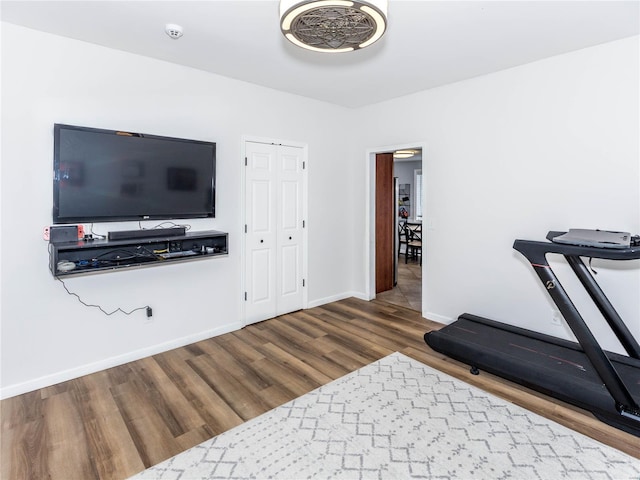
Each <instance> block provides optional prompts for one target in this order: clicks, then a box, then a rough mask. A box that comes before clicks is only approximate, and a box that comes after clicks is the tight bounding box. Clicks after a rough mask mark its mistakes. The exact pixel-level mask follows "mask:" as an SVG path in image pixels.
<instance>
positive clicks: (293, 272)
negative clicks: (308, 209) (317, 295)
mask: <svg viewBox="0 0 640 480" xmlns="http://www.w3.org/2000/svg"><path fill="white" fill-rule="evenodd" d="M277 159H278V164H279V168H278V179H277V183H278V188H277V206H278V218H277V220H276V221H277V223H278V241H277V252H276V258H277V260H276V261H277V262H278V267H277V268H276V298H277V300H276V303H277V306H276V313H277V314H278V315H282V314H284V313H288V312H293V311H295V310H300V309H301V308H302V250H303V241H302V237H303V235H302V173H303V172H302V167H303V163H302V162H303V158H302V149H301V148H299V147H288V146H281V147H279V151H278V157H277Z"/></svg>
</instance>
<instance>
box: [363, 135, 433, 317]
mask: <svg viewBox="0 0 640 480" xmlns="http://www.w3.org/2000/svg"><path fill="white" fill-rule="evenodd" d="M422 152H423V144H422V143H418V144H413V146H409V147H408V146H404V145H403V146H394V147H386V148H380V149H374V150H372V151H370V152H369V153H368V161H369V162H370V163H369V171H370V181H369V192H370V194H369V204H368V206H369V219H370V223H369V232H370V238H374V236H375V239H374V241H373V242H371V243H370V249H369V252H370V256H369V258H370V262H369V263H370V272H369V273H370V275H369V278H370V284H369V297H370V298H377V299H379V300H382V301H385V302H388V303H392V304H395V305H400V306H403V307H406V308H410V309H412V310H416V311H419V312H422V311H423V297H424V295H423V292H422V290H423V289H422V285H423V279H422V277H423V265H425V262H424V261H423V257H424V256H425V253H426V248H423V247H422V242H423V240H424V241H425V242H426V239H423V236H424V232H423V225H422V223H423V218H424V217H425V215H424V193H423V192H424V185H425V183H426V182H425V181H424V177H423V175H422V172H423V158H422ZM389 157H392V163H393V166H392V168H391V170H390V169H389V168H388V166H387V165H386V162H388V158H389ZM381 175H382V177H383V178H380V176H381ZM389 198H391V199H392V201H391V205H393V212H392V214H391V218H389V215H388V212H387V210H388V209H387V204H388V203H389ZM388 232H392V233H391V235H393V237H394V239H393V241H392V243H393V245H392V248H391V250H392V253H391V254H389V253H388V251H389V242H388V241H387V240H386V239H387V238H388V235H389V233H388ZM403 232H404V233H403ZM405 235H406V236H405ZM409 238H412V239H413V240H414V241H413V242H412V243H411V246H409V245H407V239H409ZM389 255H390V256H391V258H387V257H388V256H389ZM381 257H382V260H381ZM389 262H392V263H393V269H394V275H393V283H392V284H391V285H389V283H388V282H386V280H385V279H386V276H385V275H384V274H382V275H381V274H380V272H379V271H378V270H379V268H380V266H381V265H382V268H383V270H386V269H387V268H388V267H387V265H388V264H389ZM380 279H382V282H383V283H381V280H380Z"/></svg>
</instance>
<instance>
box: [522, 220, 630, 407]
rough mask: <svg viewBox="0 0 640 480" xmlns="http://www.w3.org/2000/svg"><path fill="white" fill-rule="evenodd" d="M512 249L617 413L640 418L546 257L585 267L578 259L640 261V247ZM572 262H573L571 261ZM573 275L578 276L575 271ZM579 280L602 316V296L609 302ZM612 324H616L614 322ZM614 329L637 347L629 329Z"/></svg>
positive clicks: (531, 244)
mask: <svg viewBox="0 0 640 480" xmlns="http://www.w3.org/2000/svg"><path fill="white" fill-rule="evenodd" d="M562 233H563V232H549V234H548V235H547V238H553V237H555V236H557V235H561V234H562ZM513 248H514V249H516V250H517V251H519V252H520V253H522V254H523V255H524V256H525V257H526V258H527V260H529V262H530V263H531V266H532V267H533V269H534V271H535V272H536V274H537V275H538V277H539V279H540V281H541V282H542V284H543V285H544V286H545V288H546V290H547V293H548V294H549V295H550V296H551V298H552V300H553V301H554V303H555V304H556V306H557V307H558V309H559V310H560V313H562V315H563V317H564V319H565V320H566V322H567V324H568V325H569V328H571V331H572V332H573V333H574V335H575V336H576V339H577V340H578V342H579V343H580V345H581V347H582V348H583V349H584V352H585V354H586V355H587V357H588V359H589V361H590V362H591V364H592V365H593V367H594V369H595V370H596V372H597V373H598V375H599V376H600V378H601V379H602V381H603V382H604V384H605V386H606V388H607V390H608V391H609V393H610V394H611V396H612V397H613V399H614V400H615V402H616V408H617V409H618V411H620V412H622V411H625V410H630V411H633V412H636V414H637V412H638V411H640V407H639V406H638V404H637V403H636V401H635V400H634V398H633V397H632V396H631V394H630V393H629V390H628V389H627V387H626V386H625V384H624V382H623V381H622V379H621V378H620V375H619V374H618V372H617V371H616V369H615V368H614V367H613V365H612V364H611V361H610V360H609V358H608V357H607V355H606V354H605V353H604V351H603V350H602V348H601V347H600V344H599V343H598V341H597V340H596V338H595V337H594V335H593V333H592V332H591V330H590V329H589V327H588V326H587V324H586V322H585V321H584V319H583V318H582V316H581V315H580V313H579V312H578V310H577V308H576V307H575V305H574V304H573V302H572V301H571V299H570V298H569V296H568V295H567V293H566V291H565V290H564V288H563V287H562V285H561V284H560V282H559V281H558V278H557V277H556V275H555V273H554V272H553V270H552V268H551V266H550V265H549V263H548V262H547V259H546V254H547V253H559V254H561V255H564V256H565V258H566V259H567V261H569V263H570V264H571V265H572V268H574V267H575V265H576V262H580V264H582V261H581V260H580V258H579V257H580V256H585V257H592V258H606V259H611V260H633V259H637V258H640V247H630V248H624V249H604V248H595V247H583V246H575V245H565V244H557V243H552V242H538V241H531V240H516V241H515V242H514V244H513ZM570 258H571V260H569V259H570ZM582 265H584V264H582ZM585 270H586V269H585ZM574 273H576V275H578V273H577V272H576V269H575V268H574ZM587 274H588V272H587ZM578 277H579V278H580V275H578ZM580 280H581V282H582V284H583V286H584V287H585V288H586V289H587V291H589V294H590V295H591V298H592V300H593V301H594V302H595V303H596V304H597V305H598V308H600V311H601V312H603V308H604V310H605V311H606V308H605V307H606V305H605V306H604V307H603V306H602V305H600V304H599V302H603V301H604V300H603V299H602V298H600V295H601V296H602V297H604V299H606V296H605V295H604V293H603V292H602V291H601V290H599V288H598V289H597V290H599V292H597V291H596V292H595V294H594V293H593V292H592V291H590V288H592V286H591V285H590V283H591V282H585V281H583V280H582V279H581V278H580ZM592 280H593V283H594V284H596V285H597V283H596V282H595V280H594V279H593V278H592ZM606 303H607V304H609V305H610V303H609V302H608V300H606ZM611 308H613V307H611ZM616 315H617V314H616ZM605 316H606V315H605ZM618 318H619V317H618ZM609 320H610V319H609V318H607V321H609ZM620 322H621V323H623V324H624V322H622V319H620ZM613 323H614V324H615V322H613ZM609 324H610V325H612V322H609ZM612 329H613V330H614V331H615V333H616V335H618V336H619V335H622V336H623V338H624V337H625V336H627V335H628V337H630V338H625V340H628V342H627V343H630V344H631V345H633V344H634V343H635V345H636V346H637V342H636V341H635V339H633V336H631V334H630V332H629V331H628V330H626V326H625V330H626V333H625V332H624V331H622V330H616V328H615V327H613V325H612ZM639 348H640V347H639Z"/></svg>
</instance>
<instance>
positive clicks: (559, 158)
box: [0, 24, 640, 396]
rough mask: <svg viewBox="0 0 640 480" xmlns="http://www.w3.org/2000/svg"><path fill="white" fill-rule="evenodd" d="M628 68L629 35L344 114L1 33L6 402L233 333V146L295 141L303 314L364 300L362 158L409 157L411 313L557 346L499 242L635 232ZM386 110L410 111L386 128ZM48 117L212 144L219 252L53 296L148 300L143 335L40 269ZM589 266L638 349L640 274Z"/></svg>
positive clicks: (138, 325)
mask: <svg viewBox="0 0 640 480" xmlns="http://www.w3.org/2000/svg"><path fill="white" fill-rule="evenodd" d="M638 53H639V49H638V38H637V37H636V38H634V39H627V40H622V41H618V42H614V43H610V44H606V45H602V46H598V47H594V48H590V49H586V50H582V51H578V52H574V53H570V54H567V55H562V56H558V57H554V58H551V59H547V60H544V61H540V62H536V63H533V64H529V65H524V66H521V67H517V68H513V69H510V70H507V71H503V72H499V73H496V74H492V75H487V76H483V77H479V78H476V79H472V80H468V81H465V82H460V83H457V84H453V85H450V86H446V87H441V88H438V89H433V90H430V91H425V92H422V93H419V94H416V95H412V96H408V97H404V98H400V99H397V100H394V101H390V102H385V103H381V104H378V105H374V106H371V107H367V108H362V109H358V110H347V109H342V108H339V107H335V106H331V105H328V104H325V103H322V102H315V101H311V100H308V99H304V98H301V97H297V96H293V95H287V94H283V93H280V92H276V91H273V90H269V89H265V88H261V87H257V86H254V85H251V84H247V83H243V82H238V81H235V80H230V79H225V78H222V77H218V76H215V75H211V74H207V73H204V72H201V71H198V70H194V69H189V68H185V67H180V66H176V65H172V64H169V63H165V62H160V61H156V60H152V59H148V58H144V57H139V56H135V55H130V54H126V53H123V52H119V51H114V50H109V49H105V48H102V47H98V46H95V45H90V44H85V43H81V42H77V41H73V40H69V39H65V38H61V37H56V36H52V35H48V34H43V33H39V32H35V31H31V30H28V29H24V28H21V27H16V26H12V25H9V24H3V28H2V127H1V128H2V130H1V133H2V160H1V179H0V181H1V187H2V193H1V199H2V207H1V208H2V210H1V213H2V217H1V227H2V244H1V258H2V272H1V281H2V297H1V300H2V306H1V309H2V310H1V313H2V317H1V320H2V331H1V333H2V339H1V341H2V344H1V347H2V352H1V358H0V361H1V364H2V365H1V368H2V372H1V373H2V375H1V376H2V379H1V381H2V384H1V385H2V395H3V396H8V395H14V394H17V393H20V392H23V391H27V390H31V389H33V388H37V387H40V386H43V385H50V384H52V383H55V382H57V381H60V380H64V379H67V378H72V377H75V376H78V375H80V374H83V373H87V372H90V371H94V370H97V369H101V368H104V367H105V366H108V365H113V364H117V363H121V362H124V361H127V360H130V359H133V358H138V357H140V356H144V355H146V354H149V353H153V352H157V351H161V350H163V349H167V348H169V347H170V346H173V345H177V344H180V343H187V342H189V341H193V340H194V339H198V338H205V337H208V336H211V335H214V334H217V333H222V332H224V331H228V330H231V329H235V328H237V327H239V326H240V323H239V321H240V307H241V302H240V299H241V288H240V258H241V257H240V247H241V213H240V212H238V210H237V207H238V205H240V204H241V198H240V191H241V179H242V159H241V152H242V141H241V139H242V136H243V135H248V136H255V137H271V138H276V139H281V140H291V141H296V142H303V143H306V144H308V147H309V222H308V227H309V279H308V280H309V281H308V288H309V295H308V298H309V304H310V305H311V306H313V305H317V304H321V303H323V302H326V301H329V300H333V299H338V298H342V297H344V296H347V295H350V294H352V293H353V292H356V294H357V295H359V296H362V297H363V298H366V297H367V295H368V292H367V290H366V284H367V275H368V262H369V259H368V258H367V256H366V252H367V248H366V247H367V243H368V241H369V233H370V232H368V230H367V228H366V225H367V215H368V210H367V208H368V197H367V182H368V176H369V170H368V169H369V165H368V163H369V161H370V160H369V159H368V158H366V160H365V157H367V155H366V152H367V151H371V149H372V148H375V147H376V146H380V145H398V146H402V145H405V146H415V145H418V144H419V145H420V146H422V147H423V148H424V150H423V158H424V159H425V160H424V166H423V174H424V176H425V181H426V197H425V209H426V212H425V215H426V217H427V218H428V221H429V222H430V224H429V225H430V228H431V229H430V230H429V229H427V230H426V232H425V235H424V236H425V260H424V267H423V268H424V275H423V279H424V280H423V282H424V286H423V287H424V288H423V304H424V314H425V316H428V317H430V318H433V319H435V320H443V321H450V320H452V319H454V318H455V317H457V315H458V314H460V313H462V312H465V311H469V312H472V313H476V314H479V315H485V316H488V317H491V318H494V319H497V320H501V321H506V322H509V323H513V324H517V325H521V326H525V327H528V328H533V329H535V330H539V331H542V332H547V333H552V334H556V335H562V336H564V335H566V332H565V330H564V329H562V328H556V327H554V326H553V325H551V323H550V318H551V310H552V305H551V303H550V301H549V300H548V299H547V298H546V293H545V292H544V291H543V289H542V288H541V286H539V285H538V283H539V282H538V280H537V278H536V277H535V275H534V273H533V272H532V270H531V267H530V266H529V265H528V264H527V263H526V262H525V261H524V260H523V259H522V258H521V257H520V255H519V254H518V253H517V252H515V251H514V250H512V248H511V245H512V243H513V240H514V239H515V238H532V239H543V238H544V235H545V234H546V232H547V231H548V230H552V229H566V228H570V227H577V228H580V227H582V228H611V229H624V230H628V231H631V232H634V233H638V232H640V185H639V183H640V179H639V177H640V166H639V161H638V159H639V154H640V152H639V151H638V145H639V143H640V142H639V133H638V131H639V128H640V124H639V123H640V122H639V120H638V102H639V95H638V81H639V74H638V69H639V67H638ZM398 110H401V111H404V112H408V113H407V114H406V115H403V117H402V118H401V119H399V118H398V117H397V115H396V112H397V111H398ZM309 112H311V114H310V113H309ZM384 117H387V118H389V121H388V122H383V121H381V120H380V119H381V118H384ZM301 119H302V121H301ZM56 122H61V123H70V124H79V125H87V126H94V127H104V128H114V129H123V130H132V131H141V132H145V133H153V134H158V135H170V136H176V137H186V138H196V139H202V140H211V141H215V142H217V144H218V184H217V187H218V215H217V217H216V218H215V219H210V220H196V221H191V222H190V223H191V224H192V225H193V229H194V230H208V229H216V230H223V231H228V232H229V234H230V250H231V253H230V255H229V256H228V257H226V258H218V259H211V260H206V261H201V262H191V263H186V264H180V265H167V266H162V267H152V268H147V269H142V270H136V271H124V272H113V273H108V274H101V275H94V276H87V277H82V278H71V279H69V280H68V281H67V283H68V285H69V287H70V288H71V289H72V290H74V291H76V292H78V293H79V294H80V295H81V296H82V297H83V298H84V299H85V300H86V301H88V302H92V303H100V304H102V305H104V306H105V307H106V308H115V307H118V306H121V307H123V308H125V309H128V308H133V307H136V306H140V305H146V304H150V305H151V306H152V307H153V309H154V316H153V322H152V323H150V324H147V323H145V320H146V316H145V315H144V312H140V313H138V314H133V315H131V316H129V317H127V316H122V315H113V316H110V317H105V316H104V315H102V314H100V313H99V312H97V311H95V310H94V309H89V308H86V307H83V306H82V305H80V304H79V303H78V302H77V300H76V299H75V298H73V297H71V296H69V295H67V294H66V293H65V292H64V290H63V288H62V285H61V284H60V283H59V282H56V281H55V280H54V279H53V277H52V276H51V274H50V273H49V272H48V268H47V264H48V254H47V243H46V242H44V241H43V240H42V229H43V227H44V226H46V225H50V223H51V202H52V201H51V199H52V181H51V172H52V161H53V158H52V157H53V153H52V148H53V135H52V126H53V123H56ZM358 124H359V125H360V127H358V128H354V125H358ZM347 125H348V126H349V128H346V126H347ZM343 127H345V128H343ZM347 131H348V132H349V136H348V137H347V136H346V135H345V134H344V133H342V132H347ZM151 223H152V222H151ZM136 227H137V224H130V223H123V224H117V225H107V224H103V225H96V226H95V230H96V231H98V232H105V231H107V230H114V229H128V228H136ZM556 263H557V264H558V266H559V268H560V267H561V265H562V264H561V263H559V262H554V266H555V265H556ZM594 266H595V267H596V268H597V270H598V272H599V274H598V281H599V282H601V284H602V285H603V287H604V289H605V291H606V293H607V294H609V296H610V297H611V299H612V300H613V301H614V303H615V304H616V306H618V309H619V311H620V313H621V314H622V315H623V318H625V319H628V320H629V321H630V325H629V326H630V328H631V329H632V331H633V332H634V334H635V335H636V337H638V338H640V262H638V261H634V262H624V263H618V264H612V262H602V261H594ZM560 270H561V273H563V274H564V273H567V272H566V270H567V269H564V268H560ZM561 279H562V278H561ZM571 287H572V288H571V289H570V293H573V291H572V290H575V291H576V292H580V288H579V287H576V286H575V285H572V286H571ZM579 300H580V302H579V303H583V302H582V300H584V299H583V298H582V299H580V298H579ZM597 330H598V336H599V337H600V338H601V339H603V341H604V343H605V346H606V347H607V348H610V349H614V350H615V349H616V348H617V345H616V342H615V341H614V340H613V339H612V338H611V336H610V335H607V334H606V333H605V329H603V328H600V327H598V328H597Z"/></svg>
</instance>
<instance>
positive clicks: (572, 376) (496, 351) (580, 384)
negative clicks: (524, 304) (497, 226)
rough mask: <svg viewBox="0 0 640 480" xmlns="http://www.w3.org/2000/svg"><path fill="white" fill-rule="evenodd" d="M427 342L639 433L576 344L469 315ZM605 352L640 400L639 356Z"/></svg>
mask: <svg viewBox="0 0 640 480" xmlns="http://www.w3.org/2000/svg"><path fill="white" fill-rule="evenodd" d="M425 341H426V342H427V344H428V345H429V346H430V347H432V348H433V349H434V350H436V351H438V352H440V353H444V354H446V355H448V356H450V357H452V358H455V359H456V360H459V361H461V362H464V363H466V364H468V365H470V366H473V367H477V368H479V369H481V370H485V371H487V372H490V373H493V374H495V375H498V376H501V377H503V378H506V379H508V380H511V381H513V382H516V383H519V384H521V385H524V386H526V387H529V388H531V389H533V390H536V391H539V392H542V393H544V394H546V395H549V396H551V397H554V398H557V399H559V400H562V401H565V402H567V403H571V404H573V405H577V406H579V407H581V408H584V409H586V410H589V411H591V412H592V413H593V414H594V415H596V416H597V417H598V418H599V419H600V420H602V421H604V422H606V423H609V424H611V425H613V426H616V427H617V428H620V429H622V430H625V431H627V432H629V433H633V434H634V435H638V436H640V423H638V422H637V421H635V420H632V419H628V418H625V417H623V416H621V415H620V414H619V413H618V411H617V410H616V405H615V401H614V399H613V398H612V397H611V395H610V393H609V391H608V390H607V389H606V387H605V385H604V384H603V382H602V380H601V379H600V377H599V375H598V374H597V372H596V371H595V369H594V367H593V366H592V364H591V362H590V361H589V359H588V357H587V355H586V354H585V353H584V352H583V351H582V349H581V348H580V345H579V344H578V343H575V342H570V341H567V340H562V339H559V338H556V337H552V336H550V335H544V334H540V333H537V332H533V331H531V330H526V329H523V328H518V327H513V326H510V325H505V324H502V323H500V322H495V321H493V320H489V319H485V318H482V317H478V316H475V315H470V314H463V315H461V316H460V317H459V318H458V320H457V321H455V322H453V323H452V324H450V325H448V326H446V327H444V328H442V329H441V330H437V331H433V332H429V333H427V334H425ZM605 353H606V355H607V356H608V357H609V359H610V361H611V362H612V365H613V366H614V368H615V370H616V371H617V372H618V375H620V377H621V378H622V379H623V380H624V382H625V384H626V385H627V387H628V389H629V392H630V393H631V395H632V396H633V397H634V398H636V399H640V360H636V359H633V358H629V357H625V356H622V355H618V354H615V353H612V352H605Z"/></svg>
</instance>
